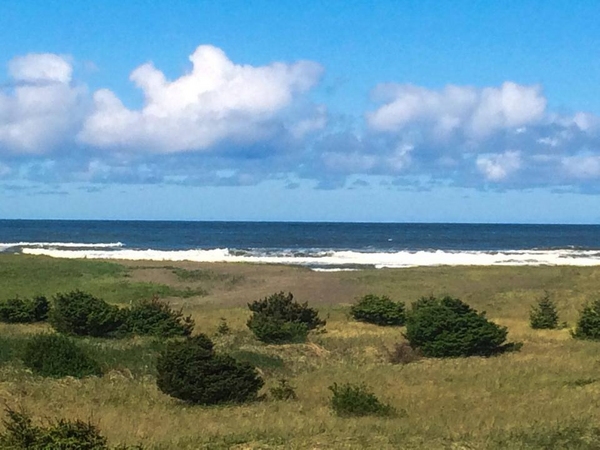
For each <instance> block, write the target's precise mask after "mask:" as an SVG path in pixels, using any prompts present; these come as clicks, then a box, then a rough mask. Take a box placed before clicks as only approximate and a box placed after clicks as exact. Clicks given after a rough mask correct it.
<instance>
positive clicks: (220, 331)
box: [217, 317, 231, 336]
mask: <svg viewBox="0 0 600 450" xmlns="http://www.w3.org/2000/svg"><path fill="white" fill-rule="evenodd" d="M228 334H231V328H229V325H228V324H227V319H225V318H224V317H221V321H220V322H219V326H218V327H217V336H227V335H228Z"/></svg>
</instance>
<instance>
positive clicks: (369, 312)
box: [350, 294, 405, 326]
mask: <svg viewBox="0 0 600 450" xmlns="http://www.w3.org/2000/svg"><path fill="white" fill-rule="evenodd" d="M350 314H351V315H352V317H353V318H354V320H358V321H359V322H367V323H373V324H375V325H382V326H402V325H404V321H405V316H404V303H402V302H393V301H392V300H390V298H389V297H386V296H385V295H383V296H381V297H378V296H377V295H372V294H369V295H365V296H364V297H362V298H361V299H359V300H358V302H356V303H355V304H354V305H352V307H351V308H350Z"/></svg>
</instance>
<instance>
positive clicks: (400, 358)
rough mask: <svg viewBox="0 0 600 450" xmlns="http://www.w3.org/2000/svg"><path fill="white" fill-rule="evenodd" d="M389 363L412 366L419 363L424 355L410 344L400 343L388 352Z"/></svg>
mask: <svg viewBox="0 0 600 450" xmlns="http://www.w3.org/2000/svg"><path fill="white" fill-rule="evenodd" d="M387 354H388V361H389V362H390V363H392V364H410V363H411V362H415V361H418V360H419V359H421V357H422V355H421V352H420V351H419V349H414V348H412V347H411V345H410V344H409V343H408V342H399V343H397V344H395V345H394V347H393V348H392V349H391V350H388V351H387Z"/></svg>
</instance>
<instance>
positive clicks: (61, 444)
mask: <svg viewBox="0 0 600 450" xmlns="http://www.w3.org/2000/svg"><path fill="white" fill-rule="evenodd" d="M6 416H7V417H6V419H4V420H3V421H2V423H3V425H4V432H3V433H1V434H0V449H6V450H8V449H11V450H51V449H53V450H54V449H56V450H109V446H108V444H107V440H106V438H105V437H104V436H103V435H102V434H101V433H100V430H99V429H98V427H96V426H95V425H94V424H92V423H90V422H84V421H82V420H73V421H72V420H65V419H58V420H56V421H54V422H51V423H49V424H48V425H47V426H37V425H34V424H33V420H32V419H31V417H30V416H29V415H28V414H26V413H24V412H19V411H14V410H12V409H7V410H6ZM128 448H129V449H131V450H133V449H134V448H135V449H138V450H141V448H142V447H140V446H136V447H126V446H119V447H116V448H115V449H114V450H127V449H128Z"/></svg>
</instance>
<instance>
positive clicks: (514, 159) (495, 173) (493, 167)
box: [477, 150, 522, 181]
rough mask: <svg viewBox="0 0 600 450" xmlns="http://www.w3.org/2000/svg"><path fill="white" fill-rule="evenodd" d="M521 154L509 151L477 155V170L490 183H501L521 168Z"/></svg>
mask: <svg viewBox="0 0 600 450" xmlns="http://www.w3.org/2000/svg"><path fill="white" fill-rule="evenodd" d="M521 163H522V162H521V152H518V151H514V150H509V151H507V152H504V153H501V154H495V155H479V156H478V157H477V168H478V169H479V171H480V172H481V173H483V174H484V176H485V178H486V179H488V180H490V181H502V180H504V179H505V178H506V177H508V176H509V175H511V174H513V173H514V172H516V171H517V170H519V169H520V168H521Z"/></svg>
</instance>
